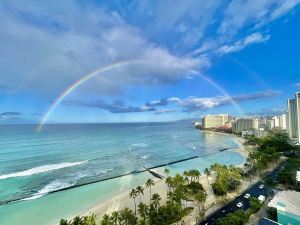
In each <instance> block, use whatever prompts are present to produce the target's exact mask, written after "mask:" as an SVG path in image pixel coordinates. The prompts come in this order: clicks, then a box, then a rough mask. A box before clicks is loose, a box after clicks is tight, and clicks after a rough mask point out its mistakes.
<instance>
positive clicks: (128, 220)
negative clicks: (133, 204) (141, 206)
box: [120, 207, 136, 225]
mask: <svg viewBox="0 0 300 225" xmlns="http://www.w3.org/2000/svg"><path fill="white" fill-rule="evenodd" d="M120 217H121V220H122V222H123V223H122V224H124V225H134V224H136V217H135V215H134V213H133V211H132V210H131V209H129V208H127V207H126V208H124V209H123V210H121V212H120Z"/></svg>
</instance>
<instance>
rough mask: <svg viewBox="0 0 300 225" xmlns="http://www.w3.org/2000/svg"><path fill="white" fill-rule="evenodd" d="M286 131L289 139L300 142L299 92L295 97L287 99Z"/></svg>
mask: <svg viewBox="0 0 300 225" xmlns="http://www.w3.org/2000/svg"><path fill="white" fill-rule="evenodd" d="M287 103H288V116H287V118H288V121H287V125H288V126H287V131H288V135H289V137H290V138H291V139H295V140H297V141H298V143H300V132H299V130H300V93H299V92H297V93H296V94H295V99H288V102H287Z"/></svg>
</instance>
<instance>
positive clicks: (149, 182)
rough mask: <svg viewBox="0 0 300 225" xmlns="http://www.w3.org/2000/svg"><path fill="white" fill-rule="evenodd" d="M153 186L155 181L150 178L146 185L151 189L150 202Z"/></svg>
mask: <svg viewBox="0 0 300 225" xmlns="http://www.w3.org/2000/svg"><path fill="white" fill-rule="evenodd" d="M151 186H154V181H153V180H152V179H148V180H147V181H146V187H147V188H149V191H150V195H149V196H150V203H151Z"/></svg>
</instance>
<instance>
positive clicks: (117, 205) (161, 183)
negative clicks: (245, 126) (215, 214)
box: [67, 131, 248, 220]
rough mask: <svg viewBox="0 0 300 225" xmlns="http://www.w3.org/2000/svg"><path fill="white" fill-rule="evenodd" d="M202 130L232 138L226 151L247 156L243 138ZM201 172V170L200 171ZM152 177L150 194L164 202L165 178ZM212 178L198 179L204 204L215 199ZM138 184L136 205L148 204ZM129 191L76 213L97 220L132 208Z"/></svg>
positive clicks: (161, 168)
mask: <svg viewBox="0 0 300 225" xmlns="http://www.w3.org/2000/svg"><path fill="white" fill-rule="evenodd" d="M203 132H209V133H214V134H217V135H220V134H221V135H226V136H228V137H230V138H233V139H234V140H235V142H236V143H237V144H238V146H237V148H234V149H228V150H226V151H231V152H236V153H238V154H240V155H241V156H242V157H243V158H244V159H246V158H247V156H248V152H247V150H246V149H245V148H244V146H243V142H244V139H243V138H241V137H238V136H236V135H234V134H227V133H219V132H213V131H203ZM204 157H205V156H204ZM199 158H202V157H199ZM191 160H192V159H191ZM235 166H237V167H241V168H242V167H243V166H244V163H240V164H238V165H235ZM163 168H165V167H164V166H163V167H158V168H155V169H153V170H154V171H157V172H159V173H160V174H164V173H163ZM145 172H147V173H148V171H145ZM171 172H172V171H171ZM201 172H203V171H201ZM152 179H153V180H154V183H155V185H154V186H152V188H151V192H152V194H153V193H158V194H159V195H160V197H161V199H162V200H161V202H162V203H165V201H166V199H167V185H166V184H165V179H158V178H155V177H153V176H152ZM213 179H214V178H213V177H210V178H209V184H208V180H207V177H206V175H201V176H200V179H199V182H200V183H201V184H202V185H203V187H204V188H205V190H206V191H207V194H208V196H207V202H206V204H205V205H210V204H212V203H213V202H214V201H215V200H216V199H215V196H214V194H213V192H212V190H211V187H210V184H211V183H212V182H213ZM140 185H141V186H142V187H143V188H144V195H142V196H140V197H137V199H136V201H137V205H138V204H139V202H140V199H141V201H142V202H144V203H147V204H148V203H149V200H150V193H149V190H148V188H146V187H145V184H140ZM132 188H135V187H132ZM129 191H130V189H126V190H123V191H121V192H120V193H119V194H117V195H115V196H114V197H111V198H108V199H106V200H104V201H103V202H100V203H99V204H97V205H95V206H92V207H90V208H88V209H86V210H84V211H82V212H81V213H79V214H77V215H79V216H86V215H90V214H95V215H96V217H97V220H99V219H101V218H102V216H103V215H104V214H111V213H112V212H113V211H117V210H121V209H123V208H125V207H128V208H130V209H132V210H134V202H133V200H132V199H130V198H129ZM74 216H76V215H73V216H71V217H69V218H67V219H68V220H70V219H72V218H74Z"/></svg>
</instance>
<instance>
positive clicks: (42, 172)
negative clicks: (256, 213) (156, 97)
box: [0, 121, 244, 225]
mask: <svg viewBox="0 0 300 225" xmlns="http://www.w3.org/2000/svg"><path fill="white" fill-rule="evenodd" d="M34 129H35V127H34V126H31V125H13V126H0V201H1V202H2V205H1V206H0V224H1V225H2V224H10V225H14V224H30V225H41V224H46V225H47V224H50V225H51V224H55V223H58V221H59V218H66V217H69V216H72V215H74V214H77V213H81V212H83V211H85V210H86V209H88V208H91V207H93V206H95V205H96V204H98V203H100V202H102V201H104V200H106V199H108V198H109V197H111V196H113V195H116V194H117V193H119V192H120V191H123V190H127V189H129V188H131V187H132V186H135V185H139V184H142V183H144V182H145V181H146V180H147V179H148V178H150V177H151V175H150V174H149V173H147V172H144V173H139V174H133V175H130V176H125V177H121V178H116V179H111V180H106V181H103V182H98V183H94V184H89V185H84V186H81V187H77V188H74V189H69V190H65V191H61V192H56V193H52V194H47V193H49V192H52V191H55V190H59V189H62V188H66V187H71V186H74V185H78V184H85V183H89V182H93V181H97V180H102V179H105V178H110V177H114V176H118V175H122V174H126V173H129V172H132V171H140V170H143V168H144V167H152V166H156V165H160V164H163V163H168V162H171V161H175V160H179V159H183V158H188V157H191V156H196V155H198V156H201V157H200V158H197V159H194V160H190V161H186V162H181V163H178V164H173V165H170V166H169V168H170V170H171V171H172V172H173V173H176V172H182V171H183V170H185V169H194V168H198V169H200V170H203V169H204V168H206V167H208V166H209V165H210V164H212V163H214V162H219V163H225V164H235V165H237V164H240V163H243V162H244V158H243V157H242V156H241V155H240V154H238V153H235V152H232V151H224V152H219V150H220V149H222V148H237V147H238V144H237V143H236V141H235V140H234V139H233V138H231V137H229V136H228V135H222V134H212V133H206V132H202V131H200V130H196V129H195V128H194V127H193V125H192V123H191V122H187V121H184V122H173V123H136V124H84V125H78V124H77V125H76V124H74V125H49V126H48V127H46V129H45V130H43V131H42V132H40V133H36V132H35V130H34ZM10 201H16V202H13V203H10V204H5V202H10ZM20 221H22V222H20Z"/></svg>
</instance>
